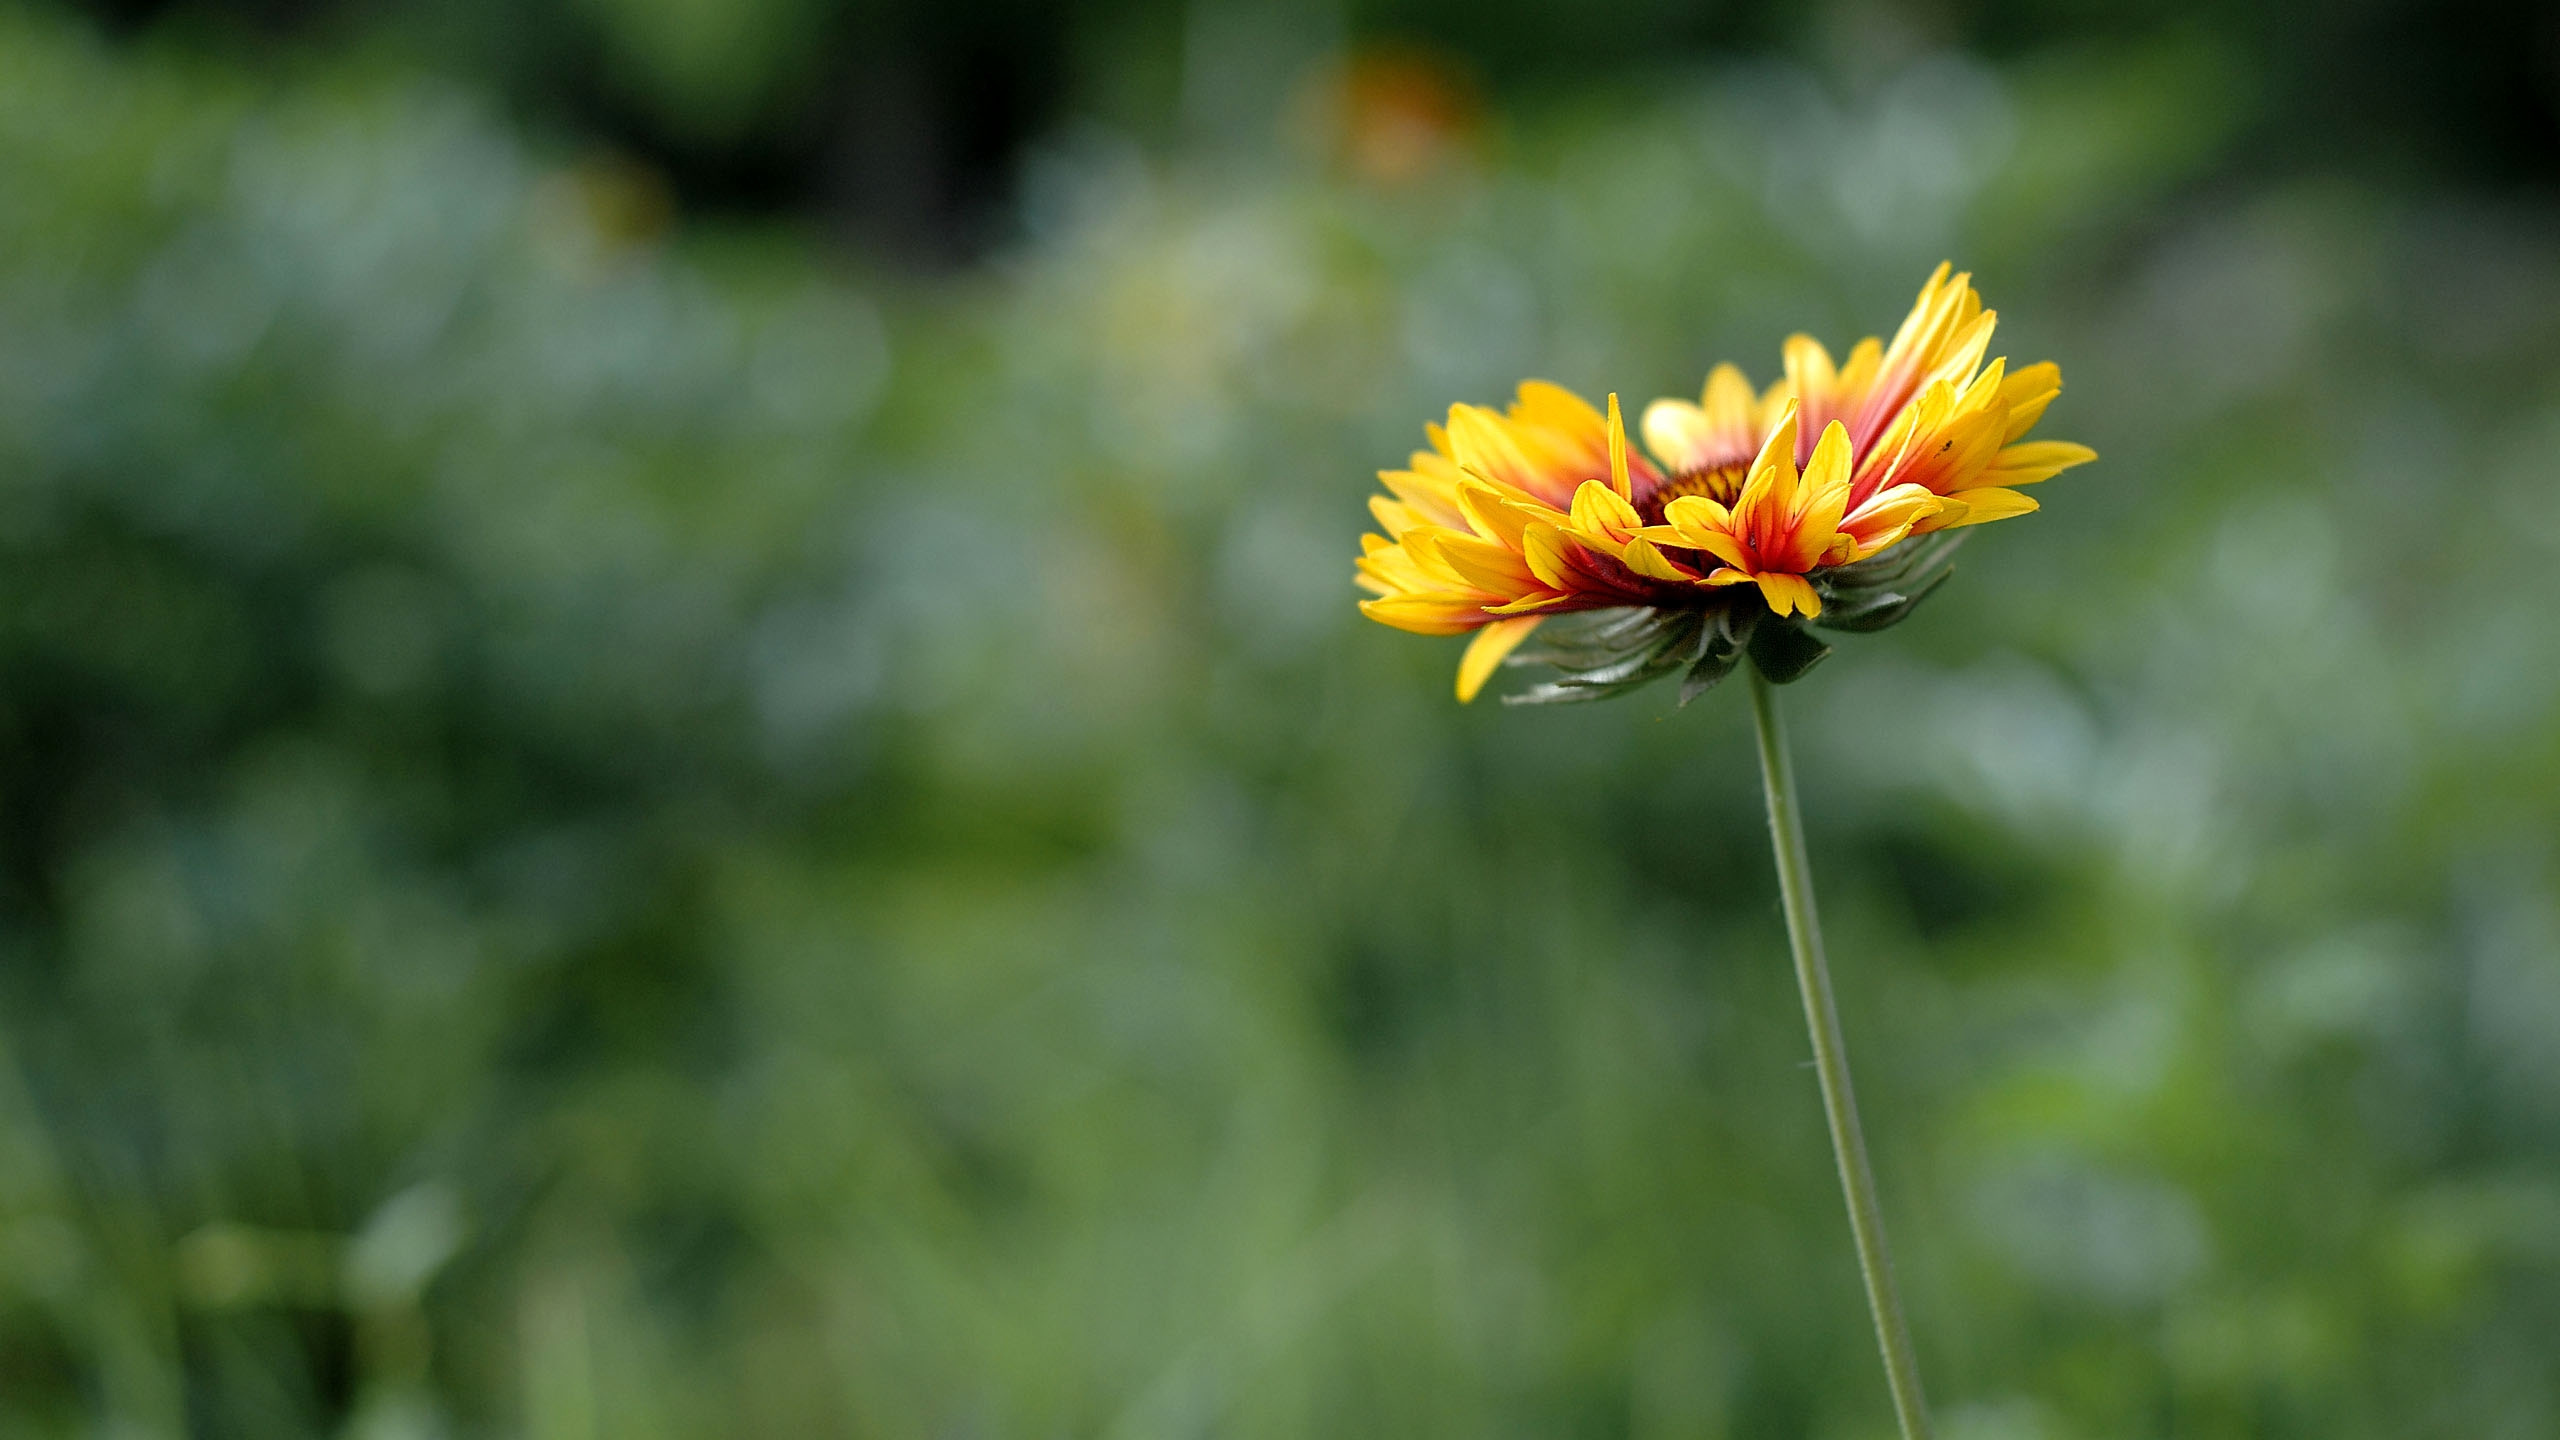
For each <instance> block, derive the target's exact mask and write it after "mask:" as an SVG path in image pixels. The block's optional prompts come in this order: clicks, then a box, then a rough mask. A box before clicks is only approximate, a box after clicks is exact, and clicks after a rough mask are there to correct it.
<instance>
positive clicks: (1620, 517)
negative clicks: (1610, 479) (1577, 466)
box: [1573, 480, 1644, 539]
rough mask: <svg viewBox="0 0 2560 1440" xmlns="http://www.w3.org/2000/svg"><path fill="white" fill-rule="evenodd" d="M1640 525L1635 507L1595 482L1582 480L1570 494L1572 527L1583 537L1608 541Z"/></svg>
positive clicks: (1642, 519) (1641, 519)
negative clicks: (1571, 494) (1580, 484)
mask: <svg viewBox="0 0 2560 1440" xmlns="http://www.w3.org/2000/svg"><path fill="white" fill-rule="evenodd" d="M1643 523H1644V517H1643V516H1641V515H1639V514H1637V513H1636V507H1635V506H1633V505H1630V504H1628V503H1627V501H1626V498H1625V497H1624V496H1622V495H1620V494H1618V492H1616V491H1615V490H1612V489H1610V488H1609V487H1608V486H1606V485H1603V484H1601V483H1600V482H1599V481H1597V480H1585V481H1583V482H1582V486H1581V488H1580V489H1578V490H1575V491H1574V492H1573V528H1574V529H1576V530H1579V531H1581V532H1583V533H1584V534H1586V535H1595V536H1599V537H1601V538H1603V539H1608V538H1611V537H1614V536H1616V535H1620V534H1623V533H1625V532H1627V531H1629V530H1633V529H1635V528H1636V527H1637V526H1639V525H1642V524H1643Z"/></svg>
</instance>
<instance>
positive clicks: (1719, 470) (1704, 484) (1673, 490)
mask: <svg viewBox="0 0 2560 1440" xmlns="http://www.w3.org/2000/svg"><path fill="white" fill-rule="evenodd" d="M1750 473H1751V462H1750V461H1748V460H1736V461H1734V462H1733V463H1731V464H1729V465H1716V466H1711V467H1709V468H1707V469H1704V470H1689V471H1684V472H1682V473H1681V474H1678V475H1674V476H1672V477H1671V478H1670V479H1668V480H1665V481H1663V482H1662V483H1661V484H1660V485H1657V486H1655V487H1654V491H1653V493H1652V494H1650V495H1647V496H1645V497H1644V498H1643V499H1642V500H1639V501H1637V502H1636V511H1637V513H1638V514H1641V515H1642V516H1644V520H1645V523H1646V524H1648V525H1659V524H1661V523H1662V512H1663V510H1664V509H1665V508H1666V507H1667V506H1669V505H1670V504H1671V502H1672V501H1674V500H1677V499H1679V498H1680V497H1681V496H1683V495H1704V496H1706V497H1707V498H1708V499H1710V500H1713V501H1715V502H1716V503H1717V504H1719V505H1730V504H1732V503H1733V497H1735V496H1736V495H1739V494H1741V493H1742V482H1743V480H1744V478H1745V477H1747V476H1748V475H1749V474H1750Z"/></svg>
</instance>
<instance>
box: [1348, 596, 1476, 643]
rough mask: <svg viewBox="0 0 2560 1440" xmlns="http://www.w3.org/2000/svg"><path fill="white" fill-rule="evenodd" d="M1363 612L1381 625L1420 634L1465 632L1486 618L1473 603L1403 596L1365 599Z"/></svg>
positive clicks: (1361, 611) (1361, 609)
mask: <svg viewBox="0 0 2560 1440" xmlns="http://www.w3.org/2000/svg"><path fill="white" fill-rule="evenodd" d="M1360 613H1361V614H1363V615H1366V616H1368V617H1369V618H1370V619H1372V620H1375V621H1377V622H1378V623H1379V624H1381V625H1392V626H1394V627H1395V628H1397V629H1398V630H1406V631H1410V632H1412V633H1413V634H1416V635H1463V634H1465V633H1466V632H1468V631H1470V630H1473V629H1475V628H1476V626H1477V625H1478V624H1480V623H1481V622H1482V621H1483V620H1484V612H1483V611H1482V610H1480V609H1477V608H1476V607H1474V606H1472V605H1452V604H1447V603H1444V602H1440V601H1431V600H1416V599H1411V598H1408V597H1403V596H1391V597H1388V598H1385V599H1379V600H1363V601H1361V602H1360Z"/></svg>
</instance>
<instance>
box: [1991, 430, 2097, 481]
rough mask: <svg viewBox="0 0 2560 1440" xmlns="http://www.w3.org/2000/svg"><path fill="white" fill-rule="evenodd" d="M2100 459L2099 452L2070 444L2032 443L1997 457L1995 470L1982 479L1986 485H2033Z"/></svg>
mask: <svg viewBox="0 0 2560 1440" xmlns="http://www.w3.org/2000/svg"><path fill="white" fill-rule="evenodd" d="M2097 458H2098V452H2097V451H2095V450H2092V449H2090V448H2089V447H2088V446H2086V445H2074V444H2072V443H2071V442H2070V441H2068V440H2030V441H2028V442H2026V443H2025V444H2023V445H2012V446H2010V447H2009V448H2008V449H2006V450H2003V451H2001V452H2000V453H1999V454H1998V455H1997V456H1995V457H1993V459H1992V461H1991V468H1990V469H1988V470H1985V471H1983V472H1982V479H1983V483H1984V484H1986V485H2033V484H2035V483H2036V482H2037V481H2039V480H2050V479H2052V478H2053V477H2054V476H2055V475H2058V474H2060V473H2061V472H2063V471H2065V470H2068V469H2070V468H2071V467H2072V466H2074V465H2086V464H2088V463H2089V462H2090V461H2092V460H2095V459H2097Z"/></svg>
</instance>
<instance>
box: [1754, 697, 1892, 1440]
mask: <svg viewBox="0 0 2560 1440" xmlns="http://www.w3.org/2000/svg"><path fill="white" fill-rule="evenodd" d="M1743 669H1745V670H1746V671H1748V672H1749V673H1750V676H1751V713H1752V716H1753V718H1755V719H1757V720H1758V721H1759V722H1760V779H1761V783H1762V786H1763V788H1765V789H1766V790H1767V791H1768V795H1769V846H1770V848H1771V849H1772V850H1774V851H1776V852H1777V857H1778V894H1779V895H1780V897H1782V898H1783V899H1784V901H1785V903H1786V910H1787V938H1788V939H1789V940H1790V941H1792V942H1793V944H1794V949H1795V956H1796V987H1797V988H1798V989H1799V990H1801V991H1803V992H1804V1018H1805V1024H1806V1025H1807V1026H1809V1027H1811V1029H1812V1031H1813V1064H1814V1069H1815V1071H1816V1072H1817V1073H1819V1074H1820V1075H1821V1077H1822V1110H1823V1113H1824V1114H1825V1115H1826V1116H1828V1117H1829V1119H1830V1121H1831V1151H1832V1154H1833V1155H1835V1156H1837V1157H1838V1158H1839V1161H1840V1188H1841V1189H1842V1190H1844V1191H1846V1192H1847V1193H1848V1197H1849V1233H1850V1234H1852V1235H1853V1236H1855V1237H1856V1238H1857V1242H1858V1268H1859V1269H1860V1270H1862V1271H1864V1272H1866V1277H1867V1308H1868V1309H1870V1310H1872V1311H1874V1312H1875V1317H1876V1344H1877V1345H1878V1346H1879V1347H1881V1348H1882V1349H1883V1351H1884V1378H1885V1383H1886V1384H1887V1385H1889V1386H1891V1387H1892V1389H1893V1409H1894V1414H1895V1415H1896V1416H1897V1417H1899V1418H1900V1419H1901V1421H1902V1437H1903V1440H1928V1437H1929V1433H1930V1432H1929V1409H1928V1405H1927V1402H1925V1401H1924V1400H1922V1398H1921V1396H1920V1368H1919V1366H1918V1365H1916V1364H1915V1363H1913V1361H1912V1358H1911V1327H1910V1326H1909V1325H1908V1324H1906V1323H1904V1321H1903V1318H1902V1295H1901V1292H1900V1291H1899V1290H1897V1289H1896V1288H1895V1286H1894V1281H1893V1253H1892V1251H1890V1250H1889V1249H1887V1248H1886V1246H1885V1243H1884V1215H1883V1213H1882V1212H1881V1211H1880V1210H1879V1209H1878V1208H1877V1205H1876V1177H1875V1171H1874V1170H1873V1169H1872V1168H1871V1167H1870V1166H1869V1165H1868V1164H1867V1140H1866V1134H1865V1132H1864V1131H1862V1130H1861V1129H1860V1128H1859V1126H1858V1097H1857V1095H1856V1093H1855V1092H1853V1091H1852V1090H1851V1089H1850V1088H1849V1058H1848V1051H1847V1048H1846V1047H1845V1046H1844V1045H1842V1043H1841V1040H1840V1012H1839V1009H1838V1008H1837V1007H1836V1006H1834V1005H1833V1004H1832V1001H1831V969H1830V966H1829V965H1828V964H1826V963H1825V962H1824V960H1823V958H1822V921H1821V919H1820V917H1818V916H1817V915H1816V914H1815V913H1814V909H1813V867H1812V866H1811V865H1809V864H1807V863H1806V861H1805V854H1804V817H1803V815H1802V813H1801V812H1800V811H1799V810H1798V809H1797V807H1796V770H1795V763H1794V762H1793V761H1791V760H1790V759H1788V758H1787V731H1786V724H1785V722H1784V721H1782V720H1781V719H1780V718H1779V716H1778V697H1777V694H1776V687H1775V686H1772V685H1771V684H1770V683H1769V682H1768V681H1767V680H1766V679H1764V678H1762V677H1761V674H1760V672H1759V670H1758V669H1757V668H1756V667H1754V666H1752V665H1750V664H1749V663H1747V662H1746V663H1745V664H1744V666H1743Z"/></svg>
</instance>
